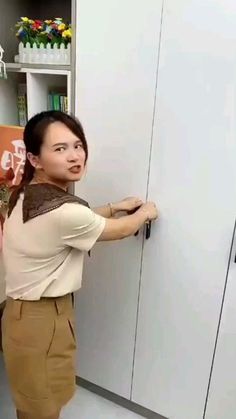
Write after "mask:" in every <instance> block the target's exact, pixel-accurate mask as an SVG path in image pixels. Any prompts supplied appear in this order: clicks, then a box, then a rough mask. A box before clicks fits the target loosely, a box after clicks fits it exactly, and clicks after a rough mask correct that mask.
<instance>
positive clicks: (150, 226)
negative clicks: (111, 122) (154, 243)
mask: <svg viewBox="0 0 236 419" xmlns="http://www.w3.org/2000/svg"><path fill="white" fill-rule="evenodd" d="M151 229H152V222H151V221H148V222H147V223H146V231H145V237H146V240H148V239H149V238H150V236H151Z"/></svg>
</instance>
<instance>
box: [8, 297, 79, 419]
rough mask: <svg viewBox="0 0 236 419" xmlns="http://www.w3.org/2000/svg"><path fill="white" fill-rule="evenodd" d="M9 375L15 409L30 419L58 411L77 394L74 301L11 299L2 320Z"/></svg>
mask: <svg viewBox="0 0 236 419" xmlns="http://www.w3.org/2000/svg"><path fill="white" fill-rule="evenodd" d="M2 343H3V353H4V360H5V365H6V371H7V376H8V380H9V383H10V388H11V392H12V397H13V400H14V403H15V406H16V409H18V410H20V411H22V412H25V413H28V414H30V418H32V419H33V418H39V417H44V416H50V415H53V414H55V412H57V411H59V410H60V409H61V408H62V407H63V406H64V405H65V404H66V403H67V402H68V401H69V400H70V399H71V398H72V396H73V394H74V391H75V352H76V340H75V332H74V310H73V301H72V295H71V294H70V295H67V296H64V297H58V298H42V299H41V300H39V301H20V300H13V299H10V298H8V299H7V302H6V308H5V310H4V313H3V318H2Z"/></svg>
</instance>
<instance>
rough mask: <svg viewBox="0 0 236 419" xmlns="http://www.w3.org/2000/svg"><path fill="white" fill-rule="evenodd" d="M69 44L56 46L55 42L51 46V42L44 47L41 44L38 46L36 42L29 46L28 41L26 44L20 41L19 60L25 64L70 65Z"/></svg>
mask: <svg viewBox="0 0 236 419" xmlns="http://www.w3.org/2000/svg"><path fill="white" fill-rule="evenodd" d="M70 55H71V46H70V44H68V45H67V47H65V45H64V44H61V45H60V47H59V48H58V47H57V44H54V45H53V48H52V47H51V44H49V43H48V44H47V46H46V48H45V47H44V45H43V44H41V45H40V48H38V47H37V45H36V44H33V46H32V47H31V46H30V44H29V42H27V44H26V46H24V44H23V43H22V42H20V44H19V62H20V63H25V64H56V65H70V62H71V61H70Z"/></svg>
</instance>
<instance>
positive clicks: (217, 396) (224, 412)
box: [205, 224, 236, 419]
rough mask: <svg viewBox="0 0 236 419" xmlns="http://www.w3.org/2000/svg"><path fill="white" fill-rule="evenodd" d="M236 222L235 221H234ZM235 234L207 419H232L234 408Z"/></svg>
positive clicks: (235, 352) (235, 374)
mask: <svg viewBox="0 0 236 419" xmlns="http://www.w3.org/2000/svg"><path fill="white" fill-rule="evenodd" d="M235 226H236V224H235ZM235 257H236V234H235V230H234V234H233V239H232V249H231V253H230V258H229V269H228V272H227V281H226V288H225V294H224V300H223V306H222V316H221V321H220V327H219V334H218V336H217V346H216V353H215V357H214V363H213V370H212V377H211V382H210V388H209V398H208V403H207V407H206V416H205V418H206V419H222V418H224V419H235V412H236V397H235V396H236V378H235V377H236V366H235V354H236V322H235V318H236V297H235V296H236V259H235Z"/></svg>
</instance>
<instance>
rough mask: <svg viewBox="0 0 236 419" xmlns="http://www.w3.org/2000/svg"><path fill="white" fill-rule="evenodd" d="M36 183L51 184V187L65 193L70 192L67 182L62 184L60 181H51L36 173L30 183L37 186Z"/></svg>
mask: <svg viewBox="0 0 236 419" xmlns="http://www.w3.org/2000/svg"><path fill="white" fill-rule="evenodd" d="M36 183H38V184H39V183H49V184H50V185H55V186H57V187H59V188H61V189H63V190H64V191H67V190H68V186H69V184H68V183H67V182H60V181H58V180H54V179H49V178H47V177H46V176H40V175H39V174H37V173H35V174H34V176H33V179H32V180H31V181H30V184H36Z"/></svg>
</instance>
